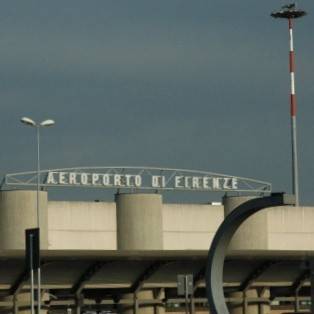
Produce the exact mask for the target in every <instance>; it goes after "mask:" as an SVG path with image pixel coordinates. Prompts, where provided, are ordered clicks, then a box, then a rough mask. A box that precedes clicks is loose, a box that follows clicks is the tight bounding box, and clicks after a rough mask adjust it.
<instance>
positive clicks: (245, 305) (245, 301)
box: [243, 290, 248, 314]
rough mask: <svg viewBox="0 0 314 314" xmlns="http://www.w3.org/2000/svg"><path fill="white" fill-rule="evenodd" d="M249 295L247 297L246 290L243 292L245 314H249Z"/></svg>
mask: <svg viewBox="0 0 314 314" xmlns="http://www.w3.org/2000/svg"><path fill="white" fill-rule="evenodd" d="M247 305H248V302H247V295H246V290H244V291H243V314H247Z"/></svg>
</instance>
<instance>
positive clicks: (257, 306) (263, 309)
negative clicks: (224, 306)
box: [228, 289, 271, 314]
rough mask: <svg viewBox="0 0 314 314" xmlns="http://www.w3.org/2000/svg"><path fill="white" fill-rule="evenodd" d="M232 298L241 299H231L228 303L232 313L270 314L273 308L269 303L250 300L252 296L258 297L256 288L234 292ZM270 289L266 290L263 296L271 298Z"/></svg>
mask: <svg viewBox="0 0 314 314" xmlns="http://www.w3.org/2000/svg"><path fill="white" fill-rule="evenodd" d="M228 296H229V297H230V298H239V301H231V302H229V304H228V308H229V312H230V314H269V313H270V311H271V309H270V305H269V303H259V302H250V300H249V299H250V298H256V299H257V298H258V293H257V290H256V289H250V290H247V291H246V292H241V291H239V292H232V293H230V294H229V295H228ZM269 296H270V294H269V290H267V291H265V293H264V295H263V296H262V297H263V298H269Z"/></svg>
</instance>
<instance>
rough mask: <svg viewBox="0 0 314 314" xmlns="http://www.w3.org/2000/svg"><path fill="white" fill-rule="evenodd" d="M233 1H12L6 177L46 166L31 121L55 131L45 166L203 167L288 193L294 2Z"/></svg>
mask: <svg viewBox="0 0 314 314" xmlns="http://www.w3.org/2000/svg"><path fill="white" fill-rule="evenodd" d="M230 2H231V1H227V0H219V1H218V0H212V1H208V0H207V1H205V0H198V1H187V0H171V1H169V0H159V1H147V0H134V1H132V2H131V1H129V2H126V1H120V0H111V1H96V0H95V1H82V0H75V1H74V0H68V1H33V0H29V1H23V2H21V1H16V0H10V1H2V2H1V10H0V47H1V49H0V62H1V71H0V81H1V84H0V94H1V99H2V101H1V103H2V110H1V116H0V119H1V126H2V128H1V131H2V132H1V134H0V137H1V142H2V153H1V154H0V162H1V174H2V175H4V174H5V173H9V172H17V171H24V170H33V169H35V167H36V165H35V142H34V140H35V137H34V134H33V132H32V130H31V129H30V128H26V127H25V126H23V125H22V124H20V123H19V119H20V117H22V116H29V117H32V118H33V119H35V120H42V119H45V118H53V119H55V120H56V125H55V127H53V128H50V129H45V130H43V131H42V168H60V167H73V166H112V165H113V166H114V165H121V164H123V165H130V166H143V165H150V166H161V167H175V168H188V169H200V170H207V171H213V172H220V173H226V174H231V175H237V176H243V177H251V178H255V179H259V180H264V181H269V182H271V183H272V184H273V187H274V190H276V191H290V189H291V171H290V169H291V161H290V156H291V153H290V124H289V123H290V118H289V71H288V31H287V23H286V22H285V21H279V20H274V19H272V18H271V17H270V12H271V11H272V10H275V9H277V8H279V7H280V6H281V5H282V4H284V1H258V2H256V1H248V0H244V1H241V2H240V1H237V2H231V3H230ZM298 5H299V6H300V7H302V8H304V9H306V10H307V11H308V12H309V15H308V16H307V17H305V18H303V19H302V20H298V21H296V25H295V26H296V27H295V48H296V59H297V60H296V62H297V71H296V84H297V85H296V91H297V101H298V117H297V119H298V140H299V159H300V186H301V202H302V203H303V204H312V205H313V204H314V193H313V189H314V183H313V174H314V165H313V155H314V146H313V143H312V142H313V141H312V138H313V134H314V124H313V117H314V107H313V100H314V89H313V81H314V58H313V48H314V47H313V46H314V41H313V30H314V22H313V17H312V12H314V4H313V2H310V1H305V0H303V1H299V2H298ZM60 193H61V194H60ZM69 193H73V197H74V198H75V197H79V195H78V194H77V191H73V192H69ZM75 193H76V194H75ZM93 193H103V192H102V191H97V192H93ZM60 195H61V196H60ZM55 197H58V196H55ZM59 197H62V191H59ZM90 197H97V198H99V197H98V196H97V195H94V194H93V195H92V196H90ZM206 197H207V196H206Z"/></svg>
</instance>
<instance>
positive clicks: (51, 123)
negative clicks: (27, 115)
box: [40, 119, 55, 126]
mask: <svg viewBox="0 0 314 314" xmlns="http://www.w3.org/2000/svg"><path fill="white" fill-rule="evenodd" d="M54 124H55V122H54V120H51V119H48V120H45V121H42V122H40V126H53V125H54Z"/></svg>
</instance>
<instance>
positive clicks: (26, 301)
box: [2, 292, 49, 314]
mask: <svg viewBox="0 0 314 314" xmlns="http://www.w3.org/2000/svg"><path fill="white" fill-rule="evenodd" d="M30 299H31V295H30V293H29V292H22V293H19V294H17V295H15V296H8V297H3V298H2V300H3V301H8V302H10V301H11V302H13V308H6V307H4V308H3V310H5V311H8V312H11V313H12V309H13V313H14V314H30V313H31V309H30V307H31V300H30ZM48 300H49V294H48V293H42V299H41V302H42V303H41V310H40V313H41V314H47V313H48V310H47V309H45V308H43V302H44V301H48ZM35 313H37V301H36V300H35Z"/></svg>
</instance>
